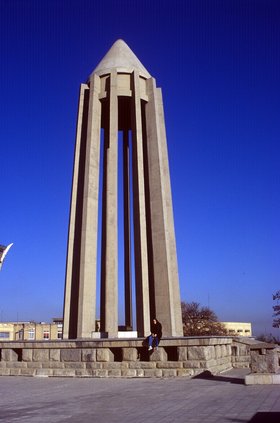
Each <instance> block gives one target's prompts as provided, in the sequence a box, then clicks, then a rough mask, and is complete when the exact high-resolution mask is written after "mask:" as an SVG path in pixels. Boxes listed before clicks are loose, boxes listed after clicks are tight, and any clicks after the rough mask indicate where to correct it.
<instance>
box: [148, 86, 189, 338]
mask: <svg viewBox="0 0 280 423" xmlns="http://www.w3.org/2000/svg"><path fill="white" fill-rule="evenodd" d="M147 91H148V98H149V100H148V103H147V106H146V122H147V150H148V171H149V178H148V179H149V194H150V213H151V216H150V218H151V235H152V246H153V265H154V291H155V292H154V294H155V311H156V316H157V318H158V319H159V320H160V321H161V322H162V325H163V332H164V334H165V335H167V336H181V335H182V330H183V329H182V316H181V302H180V291H179V278H178V266H177V254H176V242H175V231H174V221H173V209H172V197H171V187H170V176H169V164H168V152H167V143H166V134H165V125H164V113H163V103H162V96H161V90H160V89H159V88H156V85H155V80H154V79H153V78H151V79H149V80H147Z"/></svg>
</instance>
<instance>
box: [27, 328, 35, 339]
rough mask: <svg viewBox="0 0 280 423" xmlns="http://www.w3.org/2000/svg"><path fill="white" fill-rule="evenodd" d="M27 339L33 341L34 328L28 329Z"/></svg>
mask: <svg viewBox="0 0 280 423" xmlns="http://www.w3.org/2000/svg"><path fill="white" fill-rule="evenodd" d="M28 339H29V340H30V341H32V339H35V329H34V328H32V329H29V331H28Z"/></svg>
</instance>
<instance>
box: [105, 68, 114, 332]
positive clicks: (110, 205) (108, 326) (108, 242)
mask: <svg viewBox="0 0 280 423" xmlns="http://www.w3.org/2000/svg"><path fill="white" fill-rule="evenodd" d="M108 118H109V121H108V125H107V128H105V140H104V142H105V148H104V169H103V170H104V172H106V173H104V180H103V213H102V214H103V223H102V226H103V231H102V270H101V272H102V275H101V284H102V286H101V331H104V332H108V336H109V337H114V336H116V335H117V332H118V212H117V210H118V195H117V194H118V190H117V187H118V98H117V73H116V71H115V70H113V71H112V72H111V74H110V93H109V116H108ZM104 219H105V220H104Z"/></svg>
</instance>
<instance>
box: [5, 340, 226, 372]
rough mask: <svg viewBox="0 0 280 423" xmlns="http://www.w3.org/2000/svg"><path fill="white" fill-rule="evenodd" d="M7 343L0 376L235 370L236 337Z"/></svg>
mask: <svg viewBox="0 0 280 423" xmlns="http://www.w3.org/2000/svg"><path fill="white" fill-rule="evenodd" d="M143 343H144V339H139V338H138V339H137V340H136V339H130V340H129V339H123V340H121V339H111V340H109V339H104V340H89V341H78V340H75V341H40V342H35V341H28V342H20V341H17V342H1V344H0V376H1V375H5V376H7V375H10V376H20V375H21V376H68V377H175V376H189V377H191V376H195V375H198V374H200V373H202V372H204V371H206V370H208V371H210V372H211V373H212V374H217V373H220V372H221V371H225V370H229V369H231V368H232V343H233V340H232V338H231V337H199V338H183V337H182V338H170V339H162V340H161V343H160V346H159V349H158V350H157V351H153V352H149V351H148V349H147V346H145V345H143Z"/></svg>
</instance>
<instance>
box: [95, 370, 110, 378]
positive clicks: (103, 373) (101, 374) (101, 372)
mask: <svg viewBox="0 0 280 423" xmlns="http://www.w3.org/2000/svg"><path fill="white" fill-rule="evenodd" d="M92 375H93V376H94V377H108V370H106V369H95V370H92Z"/></svg>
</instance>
